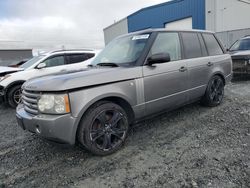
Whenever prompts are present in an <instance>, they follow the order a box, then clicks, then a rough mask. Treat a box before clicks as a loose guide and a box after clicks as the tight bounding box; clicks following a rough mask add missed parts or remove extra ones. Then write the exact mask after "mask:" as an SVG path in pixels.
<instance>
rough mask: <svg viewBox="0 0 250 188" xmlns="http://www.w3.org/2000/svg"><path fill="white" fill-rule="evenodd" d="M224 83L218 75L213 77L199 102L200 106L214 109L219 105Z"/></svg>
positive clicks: (222, 95)
mask: <svg viewBox="0 0 250 188" xmlns="http://www.w3.org/2000/svg"><path fill="white" fill-rule="evenodd" d="M224 87H225V85H224V81H223V80H222V78H221V77H220V76H218V75H216V76H213V77H212V79H211V80H210V81H209V83H208V86H207V90H206V93H205V95H204V96H203V98H202V100H201V102H202V104H204V105H206V106H209V107H214V106H218V105H220V104H221V102H222V100H223V97H224Z"/></svg>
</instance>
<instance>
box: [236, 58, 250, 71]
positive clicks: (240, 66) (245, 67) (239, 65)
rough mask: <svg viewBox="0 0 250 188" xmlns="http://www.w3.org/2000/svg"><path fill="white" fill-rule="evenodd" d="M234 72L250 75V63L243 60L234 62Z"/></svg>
mask: <svg viewBox="0 0 250 188" xmlns="http://www.w3.org/2000/svg"><path fill="white" fill-rule="evenodd" d="M233 72H234V73H250V65H249V63H248V61H246V60H244V59H242V60H233Z"/></svg>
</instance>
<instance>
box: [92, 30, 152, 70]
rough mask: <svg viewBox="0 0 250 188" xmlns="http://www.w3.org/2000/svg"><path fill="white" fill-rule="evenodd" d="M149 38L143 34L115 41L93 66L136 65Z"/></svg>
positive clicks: (95, 60) (94, 61)
mask: <svg viewBox="0 0 250 188" xmlns="http://www.w3.org/2000/svg"><path fill="white" fill-rule="evenodd" d="M149 36H150V34H143V35H133V36H125V37H122V38H117V39H114V40H113V41H112V42H110V43H109V44H108V45H107V47H106V48H105V49H104V50H103V51H102V52H101V53H100V54H99V55H98V56H97V57H96V58H95V59H94V60H93V61H92V63H91V64H92V65H98V64H99V65H100V64H102V65H103V64H105V63H107V64H110V63H115V64H117V65H122V64H129V65H134V64H135V62H136V61H137V60H138V59H139V57H140V56H141V53H142V51H143V49H144V47H145V45H146V43H147V41H148V38H149Z"/></svg>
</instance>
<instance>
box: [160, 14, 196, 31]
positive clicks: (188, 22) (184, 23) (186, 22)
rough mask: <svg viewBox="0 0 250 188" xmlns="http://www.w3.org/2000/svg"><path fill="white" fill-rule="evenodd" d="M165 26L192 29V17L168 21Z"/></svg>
mask: <svg viewBox="0 0 250 188" xmlns="http://www.w3.org/2000/svg"><path fill="white" fill-rule="evenodd" d="M165 28H167V29H192V28H193V20H192V17H189V18H185V19H181V20H177V21H174V22H169V23H166V24H165Z"/></svg>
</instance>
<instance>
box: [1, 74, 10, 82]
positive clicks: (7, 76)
mask: <svg viewBox="0 0 250 188" xmlns="http://www.w3.org/2000/svg"><path fill="white" fill-rule="evenodd" d="M10 76H11V75H10V74H6V75H5V76H3V77H0V82H1V81H3V80H5V79H6V78H9V77H10Z"/></svg>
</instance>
